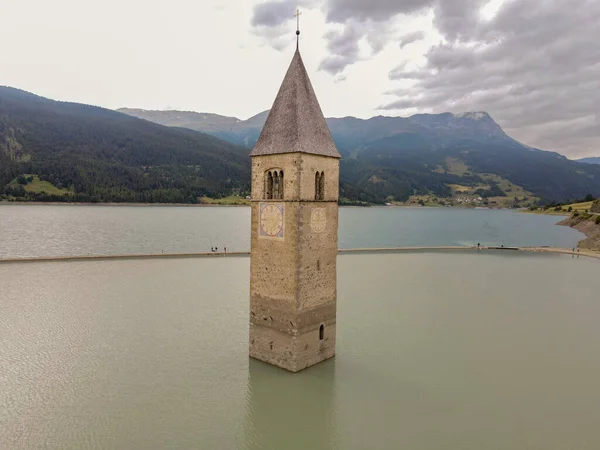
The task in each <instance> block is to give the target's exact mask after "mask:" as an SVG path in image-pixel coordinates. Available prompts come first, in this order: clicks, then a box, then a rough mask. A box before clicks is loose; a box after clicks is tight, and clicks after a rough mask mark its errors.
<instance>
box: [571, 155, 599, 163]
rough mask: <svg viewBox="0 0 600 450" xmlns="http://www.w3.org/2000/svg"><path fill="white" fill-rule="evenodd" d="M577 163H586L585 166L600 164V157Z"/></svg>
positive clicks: (585, 159) (581, 160)
mask: <svg viewBox="0 0 600 450" xmlns="http://www.w3.org/2000/svg"><path fill="white" fill-rule="evenodd" d="M575 161H577V162H580V163H584V164H600V156H596V157H592V158H581V159H576V160H575Z"/></svg>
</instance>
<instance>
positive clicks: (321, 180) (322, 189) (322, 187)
mask: <svg viewBox="0 0 600 450" xmlns="http://www.w3.org/2000/svg"><path fill="white" fill-rule="evenodd" d="M319 200H325V172H321V176H320V177H319Z"/></svg>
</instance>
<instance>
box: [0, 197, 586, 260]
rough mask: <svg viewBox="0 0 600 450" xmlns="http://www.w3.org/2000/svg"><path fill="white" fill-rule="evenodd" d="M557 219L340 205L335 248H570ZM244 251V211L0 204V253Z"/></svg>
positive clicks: (569, 234)
mask: <svg viewBox="0 0 600 450" xmlns="http://www.w3.org/2000/svg"><path fill="white" fill-rule="evenodd" d="M559 220H560V217H556V216H545V215H536V214H525V213H521V212H517V211H511V210H475V209H454V208H383V207H373V208H341V209H340V221H339V246H340V248H373V247H414V246H445V245H475V244H477V243H478V242H479V243H481V244H482V245H498V246H499V245H505V246H544V245H548V246H554V247H565V248H571V247H574V246H576V245H577V242H578V241H579V240H581V239H584V238H585V236H584V235H583V234H582V233H580V232H579V231H576V230H574V229H571V228H568V227H560V226H556V225H555V224H556V222H558V221H559ZM211 247H218V248H219V250H223V248H224V247H227V249H228V250H229V251H248V250H249V249H250V208H247V207H185V206H79V205H78V206H69V205H64V206H63V205H0V258H8V257H32V256H71V255H109V254H113V255H114V254H148V253H162V252H164V253H182V252H207V251H210V248H211Z"/></svg>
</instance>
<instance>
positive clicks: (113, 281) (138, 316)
mask: <svg viewBox="0 0 600 450" xmlns="http://www.w3.org/2000/svg"><path fill="white" fill-rule="evenodd" d="M249 262H250V260H249V258H247V257H240V258H231V257H230V258H195V259H165V260H162V259H161V260H152V259H148V260H129V261H118V260H116V261H88V262H52V263H10V264H0V430H1V431H0V448H2V449H11V450H12V449H15V450H20V449H128V450H134V449H166V448H169V449H273V450H278V449H315V450H316V449H319V450H321V449H344V450H354V449H356V450H362V449H399V448H406V449H411V450H438V449H439V450H471V449H472V450H486V449H490V450H491V449H499V450H500V449H540V450H541V449H543V450H554V449H556V450H565V449H578V450H586V449H590V450H597V449H598V448H600V430H599V428H598V424H599V423H600V408H599V405H600V389H599V388H598V380H600V358H599V357H598V355H600V327H599V326H598V317H600V301H599V300H598V292H600V279H599V277H598V273H600V270H599V269H600V261H598V260H593V259H587V258H583V257H580V258H577V257H572V256H559V255H539V254H538V255H536V254H512V253H511V254H502V253H500V254H499V253H494V254H489V253H484V252H482V253H477V252H459V253H432V252H426V253H402V254H398V253H384V254H360V255H341V256H340V257H339V258H338V326H337V332H338V335H337V338H338V341H337V342H338V346H337V356H336V357H335V358H334V359H333V360H330V361H327V362H325V363H322V364H319V365H317V366H315V367H313V368H310V369H308V370H305V371H303V372H300V373H297V374H291V373H287V372H285V371H283V370H281V369H277V368H274V367H270V366H268V365H265V364H263V363H260V362H257V361H250V360H249V359H248V356H247V351H248V350H247V349H248V337H247V334H248V324H247V323H248V317H247V316H248V296H249V295H248V291H249V289H248V285H249Z"/></svg>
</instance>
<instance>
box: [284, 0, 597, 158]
mask: <svg viewBox="0 0 600 450" xmlns="http://www.w3.org/2000/svg"><path fill="white" fill-rule="evenodd" d="M486 3H487V0H406V1H399V0H371V1H364V0H324V3H323V10H324V12H325V13H326V17H327V20H328V22H330V23H332V24H333V23H335V24H337V25H336V26H337V27H338V28H336V29H335V32H330V33H327V35H326V36H325V39H326V41H327V45H328V51H329V56H328V57H327V58H325V60H324V61H323V62H322V63H321V66H320V68H321V69H322V70H325V71H327V72H329V73H331V74H333V75H336V74H337V75H338V76H339V74H340V73H341V72H342V71H343V70H344V68H346V67H347V66H349V65H351V64H353V63H355V62H356V61H358V60H359V59H360V58H361V56H362V57H366V58H368V57H369V56H372V55H373V54H375V53H377V52H378V51H380V50H381V49H382V48H383V47H384V46H385V45H386V44H387V43H388V42H393V41H396V42H400V45H401V46H405V45H407V44H408V43H409V42H411V39H413V38H418V36H419V35H418V34H417V33H410V34H408V35H406V34H405V35H404V36H398V35H395V30H393V29H392V28H391V24H392V19H393V18H394V17H396V16H397V15H400V14H417V13H419V12H420V11H425V10H430V11H432V12H433V21H434V26H435V27H436V29H437V30H438V32H439V33H440V34H441V35H442V36H443V38H444V42H443V43H441V44H439V45H436V46H433V47H432V48H431V49H430V50H429V51H428V52H427V53H426V54H425V55H424V56H425V60H426V63H425V64H424V65H423V66H422V67H420V68H417V69H414V68H412V67H411V68H410V69H408V68H407V65H406V64H401V65H398V64H397V63H396V64H395V66H396V67H394V65H392V64H391V67H390V69H391V70H390V72H389V74H388V75H389V78H390V79H391V80H412V81H413V86H412V87H411V88H409V89H396V90H392V91H391V92H387V93H386V94H388V95H390V94H392V95H393V96H394V98H392V99H390V101H389V102H388V103H387V104H385V105H382V107H381V109H385V110H396V111H399V110H404V109H409V108H410V109H415V110H417V111H423V112H443V111H453V112H461V111H468V110H484V111H487V112H489V113H490V114H491V115H492V117H493V118H494V119H496V120H497V121H498V123H499V124H500V125H501V126H503V127H504V128H505V129H506V130H507V132H509V133H510V134H511V135H512V136H513V137H515V138H516V139H519V140H521V141H523V142H524V143H526V144H528V145H531V146H533V147H538V148H544V149H548V150H555V151H559V152H562V153H566V154H568V155H569V156H584V155H586V154H591V153H596V154H598V153H599V152H600V127H599V126H598V124H599V123H600V108H599V107H598V105H600V82H599V80H600V45H598V42H599V41H600V2H599V1H597V0H552V1H540V0H505V2H504V3H503V4H502V6H501V7H500V9H499V11H498V13H497V15H496V16H495V17H493V18H492V19H490V20H484V19H482V18H481V15H480V10H481V7H482V6H483V5H485V4H486ZM275 23H277V20H275ZM362 39H365V40H366V42H368V43H369V45H370V46H371V48H372V54H371V55H361V54H359V51H358V48H359V47H358V43H359V41H361V40H362Z"/></svg>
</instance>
